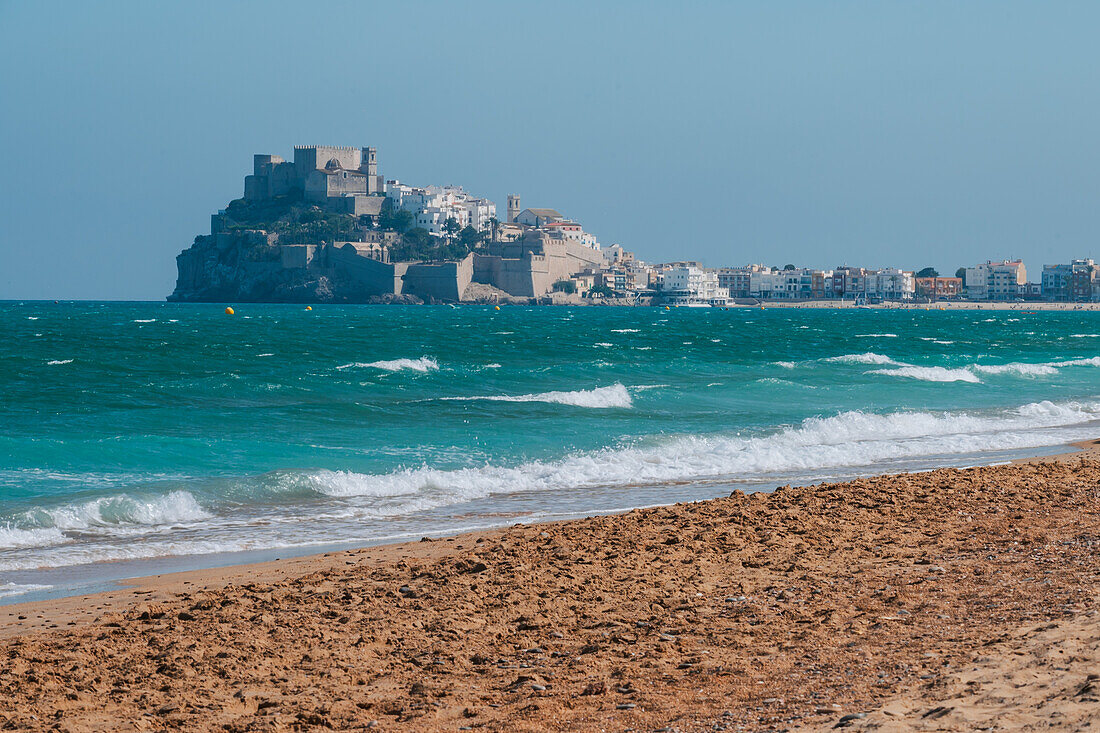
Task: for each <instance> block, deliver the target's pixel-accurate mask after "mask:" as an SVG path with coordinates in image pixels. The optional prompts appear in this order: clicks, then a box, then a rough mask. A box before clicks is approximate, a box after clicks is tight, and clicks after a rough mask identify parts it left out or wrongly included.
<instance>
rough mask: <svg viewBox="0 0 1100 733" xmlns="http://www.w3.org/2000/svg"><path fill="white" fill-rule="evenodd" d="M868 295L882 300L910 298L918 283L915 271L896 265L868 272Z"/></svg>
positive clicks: (865, 279)
mask: <svg viewBox="0 0 1100 733" xmlns="http://www.w3.org/2000/svg"><path fill="white" fill-rule="evenodd" d="M864 282H865V283H866V288H867V291H866V292H867V297H869V298H881V299H882V300H909V299H911V298H912V297H913V293H914V291H915V290H916V284H915V283H914V281H913V273H912V272H909V271H907V270H899V269H898V268H896V267H885V268H882V269H880V270H874V271H872V272H869V273H867V274H866V276H865V278H864Z"/></svg>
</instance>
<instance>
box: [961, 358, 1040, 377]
mask: <svg viewBox="0 0 1100 733" xmlns="http://www.w3.org/2000/svg"><path fill="white" fill-rule="evenodd" d="M969 368H970V369H972V370H973V371H975V372H978V373H980V374H1020V375H1022V376H1025V377H1039V376H1044V375H1048V374H1057V373H1058V370H1057V369H1055V368H1054V367H1053V366H1051V365H1049V364H1022V363H1019V362H1013V363H1012V364H972V365H970V367H969Z"/></svg>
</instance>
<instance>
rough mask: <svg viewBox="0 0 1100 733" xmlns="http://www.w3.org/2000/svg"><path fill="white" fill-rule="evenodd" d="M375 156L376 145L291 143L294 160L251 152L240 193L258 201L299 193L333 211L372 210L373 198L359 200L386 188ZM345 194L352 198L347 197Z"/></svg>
mask: <svg viewBox="0 0 1100 733" xmlns="http://www.w3.org/2000/svg"><path fill="white" fill-rule="evenodd" d="M377 155H378V154H377V151H376V150H375V149H374V148H370V147H366V148H357V147H352V146H349V145H295V146H294V160H293V162H287V161H285V160H283V159H282V158H281V157H279V156H278V155H268V154H260V155H254V156H253V171H252V175H250V176H246V177H245V179H244V197H245V198H246V199H248V200H249V201H262V200H265V199H270V198H274V197H276V196H286V195H290V194H293V193H300V194H302V195H303V196H304V197H305V198H306V199H308V200H311V201H316V202H318V203H323V204H327V205H328V206H329V207H330V208H333V209H334V210H339V211H343V212H346V213H354V214H363V213H371V212H372V211H374V209H375V208H377V207H376V206H375V205H374V204H376V203H377V202H371V201H359V200H358V199H362V198H364V197H370V196H376V195H380V194H382V193H383V192H384V191H385V184H384V182H383V181H384V179H383V178H382V176H380V175H379V174H378V157H377ZM349 197H351V198H354V199H356V200H355V201H350V202H349V201H347V200H345V199H347V198H349ZM374 213H375V214H377V212H374Z"/></svg>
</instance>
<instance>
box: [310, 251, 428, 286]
mask: <svg viewBox="0 0 1100 733" xmlns="http://www.w3.org/2000/svg"><path fill="white" fill-rule="evenodd" d="M326 252H327V257H328V265H329V267H331V268H333V269H334V270H335V271H337V272H341V273H343V274H345V275H347V276H348V277H349V278H351V279H352V280H354V281H355V282H357V283H359V284H360V285H362V286H363V288H364V289H365V290H367V291H368V292H370V294H371V295H387V294H391V293H392V294H400V293H402V292H404V291H403V289H402V283H403V278H404V275H405V271H406V270H407V269H408V264H407V263H404V262H398V263H390V262H379V261H378V260H372V259H371V258H369V257H363V256H362V255H360V254H359V253H358V252H357V251H356V249H355V247H353V246H352V245H351V244H345V245H344V246H343V247H333V246H331V245H330V246H328V247H326Z"/></svg>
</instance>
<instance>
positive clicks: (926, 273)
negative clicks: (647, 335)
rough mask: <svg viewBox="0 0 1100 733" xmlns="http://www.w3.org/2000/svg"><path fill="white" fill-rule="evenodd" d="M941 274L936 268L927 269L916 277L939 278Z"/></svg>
mask: <svg viewBox="0 0 1100 733" xmlns="http://www.w3.org/2000/svg"><path fill="white" fill-rule="evenodd" d="M939 276H940V273H938V272H936V268H934V267H926V268H924V269H923V270H921V271H920V272H918V273H917V274H916V276H915V277H939Z"/></svg>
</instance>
